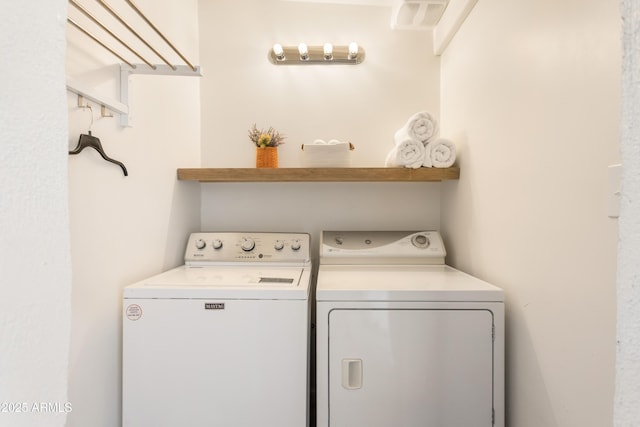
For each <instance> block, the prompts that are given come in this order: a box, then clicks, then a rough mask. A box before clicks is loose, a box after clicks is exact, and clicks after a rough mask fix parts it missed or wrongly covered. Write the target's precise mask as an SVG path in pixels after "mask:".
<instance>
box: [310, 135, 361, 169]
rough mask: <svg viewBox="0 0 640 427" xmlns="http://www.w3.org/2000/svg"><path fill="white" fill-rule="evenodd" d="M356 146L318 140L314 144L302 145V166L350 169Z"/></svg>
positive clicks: (345, 142)
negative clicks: (352, 154)
mask: <svg viewBox="0 0 640 427" xmlns="http://www.w3.org/2000/svg"><path fill="white" fill-rule="evenodd" d="M354 149H355V147H354V145H353V144H352V143H350V142H347V141H344V142H342V141H338V140H335V139H332V140H331V141H329V142H324V141H323V140H321V139H316V140H315V141H314V142H313V143H312V144H302V166H303V167H307V168H348V167H350V166H351V151H353V150H354Z"/></svg>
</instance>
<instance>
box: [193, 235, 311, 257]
mask: <svg viewBox="0 0 640 427" xmlns="http://www.w3.org/2000/svg"><path fill="white" fill-rule="evenodd" d="M309 241H310V237H309V235H308V234H306V233H258V232H248V233H236V232H217V233H215V232H202V233H192V234H191V235H190V236H189V241H188V242H187V250H186V252H185V256H184V260H185V264H187V265H202V264H219V263H236V262H260V263H269V262H272V263H292V264H301V265H302V264H305V263H308V262H310V256H309Z"/></svg>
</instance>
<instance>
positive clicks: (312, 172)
mask: <svg viewBox="0 0 640 427" xmlns="http://www.w3.org/2000/svg"><path fill="white" fill-rule="evenodd" d="M459 177H460V168H457V167H451V168H441V169H438V168H418V169H409V168H275V169H258V168H184V169H178V179H179V180H181V181H199V182H420V181H423V182H425V181H427V182H428V181H443V180H449V179H458V178H459Z"/></svg>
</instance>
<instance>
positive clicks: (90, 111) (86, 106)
mask: <svg viewBox="0 0 640 427" xmlns="http://www.w3.org/2000/svg"><path fill="white" fill-rule="evenodd" d="M84 108H88V109H89V113H90V114H91V123H90V124H89V135H91V127H92V126H93V108H91V105H89V103H87V105H85V106H84Z"/></svg>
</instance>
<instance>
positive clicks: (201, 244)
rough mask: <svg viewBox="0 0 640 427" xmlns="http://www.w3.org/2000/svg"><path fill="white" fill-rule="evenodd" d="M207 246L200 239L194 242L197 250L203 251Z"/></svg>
mask: <svg viewBox="0 0 640 427" xmlns="http://www.w3.org/2000/svg"><path fill="white" fill-rule="evenodd" d="M206 246H207V242H205V241H204V240H202V239H198V240H196V248H198V249H204V248H205V247H206Z"/></svg>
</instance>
